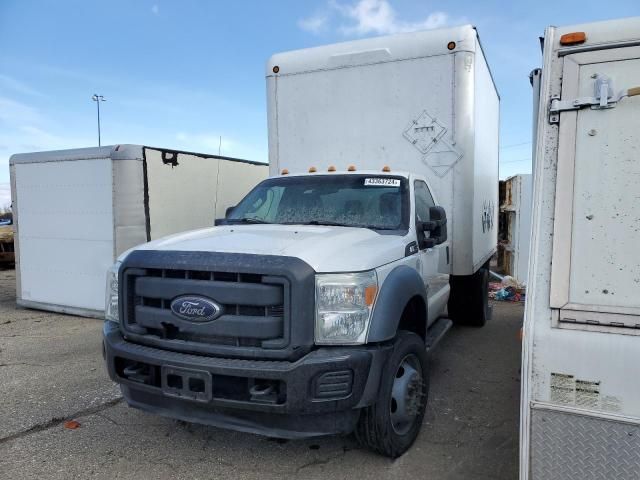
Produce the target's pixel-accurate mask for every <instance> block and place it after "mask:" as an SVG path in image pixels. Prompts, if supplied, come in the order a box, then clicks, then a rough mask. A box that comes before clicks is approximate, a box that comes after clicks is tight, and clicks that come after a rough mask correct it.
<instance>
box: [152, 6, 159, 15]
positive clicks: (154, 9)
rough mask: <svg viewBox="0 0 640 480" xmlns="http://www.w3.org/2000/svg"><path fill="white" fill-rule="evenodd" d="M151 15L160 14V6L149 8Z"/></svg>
mask: <svg viewBox="0 0 640 480" xmlns="http://www.w3.org/2000/svg"><path fill="white" fill-rule="evenodd" d="M151 13H153V14H154V15H159V14H160V6H159V5H158V4H157V3H156V4H154V5H153V6H152V7H151Z"/></svg>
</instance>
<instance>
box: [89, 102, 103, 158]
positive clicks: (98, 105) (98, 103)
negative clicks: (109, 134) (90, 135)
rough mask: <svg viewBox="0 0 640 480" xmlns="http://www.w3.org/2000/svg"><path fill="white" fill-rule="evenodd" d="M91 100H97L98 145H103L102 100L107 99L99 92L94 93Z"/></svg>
mask: <svg viewBox="0 0 640 480" xmlns="http://www.w3.org/2000/svg"><path fill="white" fill-rule="evenodd" d="M91 100H93V101H94V102H96V106H97V107H98V146H99V147H101V146H102V145H101V142H100V102H106V100H105V99H104V97H103V96H102V95H98V94H97V93H94V94H93V96H92V97H91Z"/></svg>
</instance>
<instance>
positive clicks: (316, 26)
mask: <svg viewBox="0 0 640 480" xmlns="http://www.w3.org/2000/svg"><path fill="white" fill-rule="evenodd" d="M328 22H329V16H328V15H327V14H326V13H316V14H315V15H312V16H310V17H307V18H302V19H300V20H298V26H299V27H300V28H301V29H302V30H305V31H307V32H311V33H320V32H322V31H323V30H325V29H326V28H327V24H328Z"/></svg>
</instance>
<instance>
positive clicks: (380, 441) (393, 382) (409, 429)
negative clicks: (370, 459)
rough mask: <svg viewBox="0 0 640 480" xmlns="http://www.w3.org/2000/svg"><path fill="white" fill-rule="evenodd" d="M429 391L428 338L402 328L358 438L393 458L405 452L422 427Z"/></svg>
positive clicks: (363, 415)
mask: <svg viewBox="0 0 640 480" xmlns="http://www.w3.org/2000/svg"><path fill="white" fill-rule="evenodd" d="M402 392H404V393H405V396H404V397H405V399H406V397H407V395H409V397H410V401H409V402H406V401H403V400H400V399H401V398H402V395H401V394H402ZM428 394H429V374H428V370H427V352H426V349H425V345H424V342H423V341H422V339H421V338H420V337H419V336H418V335H416V334H415V333H412V332H407V331H404V330H401V331H399V332H398V335H397V336H396V340H395V343H394V347H393V353H392V354H391V357H390V358H389V361H388V362H387V363H386V365H385V366H384V370H383V372H382V376H381V379H380V388H379V390H378V397H377V398H376V402H375V403H374V404H373V405H371V406H369V407H366V408H364V409H363V410H362V411H361V413H360V419H359V421H358V424H357V426H356V430H355V435H356V438H357V440H358V442H359V443H360V444H361V445H362V446H364V447H367V448H369V449H371V450H374V451H376V452H378V453H380V454H382V455H385V456H387V457H390V458H397V457H399V456H400V455H402V454H403V453H405V452H406V451H407V450H408V449H409V448H410V447H411V445H413V442H414V441H415V439H416V437H417V436H418V433H419V432H420V428H421V427H422V420H423V419H424V413H425V410H426V406H427V398H428ZM396 399H398V400H400V401H398V400H396Z"/></svg>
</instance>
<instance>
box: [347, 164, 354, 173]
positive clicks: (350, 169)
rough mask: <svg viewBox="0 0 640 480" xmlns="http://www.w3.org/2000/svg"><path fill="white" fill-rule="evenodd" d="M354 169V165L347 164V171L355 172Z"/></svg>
mask: <svg viewBox="0 0 640 480" xmlns="http://www.w3.org/2000/svg"><path fill="white" fill-rule="evenodd" d="M355 171H356V166H355V165H349V168H347V172H355Z"/></svg>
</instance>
